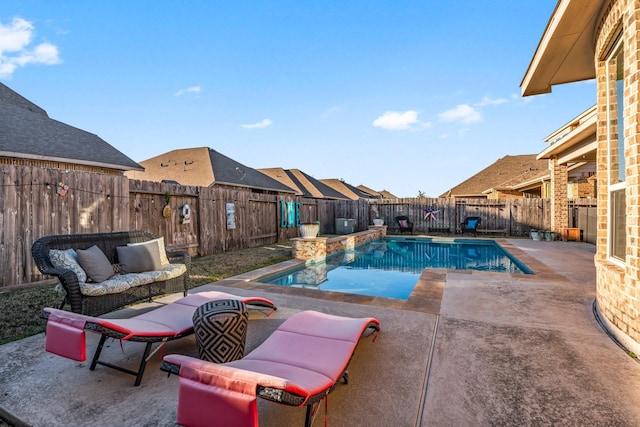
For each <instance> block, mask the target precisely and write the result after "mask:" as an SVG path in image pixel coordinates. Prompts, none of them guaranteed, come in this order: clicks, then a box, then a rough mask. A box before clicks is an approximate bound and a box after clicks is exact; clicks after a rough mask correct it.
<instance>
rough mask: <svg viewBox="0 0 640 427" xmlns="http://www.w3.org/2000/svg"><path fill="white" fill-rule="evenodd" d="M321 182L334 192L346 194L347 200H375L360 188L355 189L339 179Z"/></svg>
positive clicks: (322, 180)
mask: <svg viewBox="0 0 640 427" xmlns="http://www.w3.org/2000/svg"><path fill="white" fill-rule="evenodd" d="M320 182H323V183H325V184H326V185H328V186H329V187H331V188H333V189H334V190H336V191H338V192H340V193H342V194H344V195H345V196H346V197H347V198H349V199H351V200H358V199H371V198H373V197H372V196H371V194H369V193H366V192H364V191H362V190H360V189H359V188H358V187H354V186H353V185H351V184H347V183H346V182H344V181H342V180H339V179H335V178H332V179H321V180H320Z"/></svg>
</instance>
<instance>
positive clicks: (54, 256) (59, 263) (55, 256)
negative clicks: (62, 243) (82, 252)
mask: <svg viewBox="0 0 640 427" xmlns="http://www.w3.org/2000/svg"><path fill="white" fill-rule="evenodd" d="M49 259H50V260H51V264H52V265H53V266H54V267H55V268H63V269H65V270H71V271H73V272H74V273H76V276H78V281H79V282H80V283H83V282H86V281H87V273H86V272H85V271H84V270H83V269H82V267H81V266H80V264H78V254H77V253H76V251H75V250H73V249H64V250H62V249H51V250H49Z"/></svg>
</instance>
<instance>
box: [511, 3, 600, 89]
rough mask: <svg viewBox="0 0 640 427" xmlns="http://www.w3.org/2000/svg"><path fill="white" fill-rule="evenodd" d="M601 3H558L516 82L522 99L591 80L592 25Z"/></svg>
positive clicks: (593, 73) (594, 72) (593, 27)
mask: <svg viewBox="0 0 640 427" xmlns="http://www.w3.org/2000/svg"><path fill="white" fill-rule="evenodd" d="M604 2H605V0H590V1H584V0H560V1H558V4H557V5H556V8H555V10H554V11H553V14H552V15H551V18H550V19H549V22H548V23H547V27H546V28H545V30H544V33H543V34H542V38H541V39H540V42H539V43H538V47H537V48H536V51H535V53H534V55H533V58H532V60H531V63H530V64H529V67H528V69H527V72H526V73H525V75H524V78H523V79H522V82H521V83H520V87H521V88H522V95H523V96H529V95H538V94H542V93H550V92H551V87H552V86H553V85H557V84H563V83H571V82H577V81H582V80H589V79H593V78H595V76H596V69H595V59H594V56H595V53H594V44H595V35H594V32H595V23H596V20H597V16H598V15H599V11H600V9H601V7H602V5H603V3H604Z"/></svg>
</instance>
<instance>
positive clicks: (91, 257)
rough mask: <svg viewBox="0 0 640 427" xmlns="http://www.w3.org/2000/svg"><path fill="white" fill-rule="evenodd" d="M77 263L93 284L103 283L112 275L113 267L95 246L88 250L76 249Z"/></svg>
mask: <svg viewBox="0 0 640 427" xmlns="http://www.w3.org/2000/svg"><path fill="white" fill-rule="evenodd" d="M76 252H77V253H78V261H79V262H80V265H81V266H82V268H83V269H84V271H86V272H87V276H89V278H90V279H91V280H93V281H94V282H104V281H105V280H107V279H108V278H110V277H111V276H113V275H114V271H113V267H112V266H111V262H109V259H108V258H107V256H106V255H105V254H104V252H102V249H100V248H99V247H97V246H95V245H94V246H91V247H90V248H89V249H78V250H77V251H76Z"/></svg>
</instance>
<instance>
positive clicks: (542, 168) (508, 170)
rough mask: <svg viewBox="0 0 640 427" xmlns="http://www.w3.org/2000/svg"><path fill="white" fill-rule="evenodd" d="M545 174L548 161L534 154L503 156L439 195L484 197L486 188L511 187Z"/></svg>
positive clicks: (547, 169)
mask: <svg viewBox="0 0 640 427" xmlns="http://www.w3.org/2000/svg"><path fill="white" fill-rule="evenodd" d="M545 174H547V175H548V174H549V164H548V161H547V160H537V159H536V155H535V154H525V155H519V156H504V157H503V158H501V159H499V160H498V161H496V162H495V163H493V164H492V165H490V166H488V167H487V168H485V169H483V170H481V171H480V172H478V173H477V174H475V175H473V176H472V177H471V178H469V179H467V180H466V181H463V182H462V183H460V184H458V185H457V186H455V187H453V188H451V189H450V190H449V191H447V192H445V193H444V194H442V195H441V196H440V197H485V195H486V192H487V191H488V190H492V189H499V188H504V189H506V188H512V187H514V186H517V185H518V183H521V182H525V181H528V180H531V179H535V178H536V177H539V176H544V175H545Z"/></svg>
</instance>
